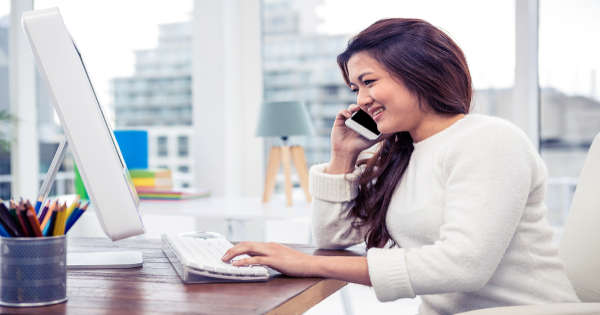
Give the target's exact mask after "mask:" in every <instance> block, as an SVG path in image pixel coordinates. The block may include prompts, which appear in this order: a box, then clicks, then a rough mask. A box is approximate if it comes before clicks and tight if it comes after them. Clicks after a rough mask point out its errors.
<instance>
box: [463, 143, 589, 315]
mask: <svg viewBox="0 0 600 315" xmlns="http://www.w3.org/2000/svg"><path fill="white" fill-rule="evenodd" d="M559 254H560V257H561V258H562V260H563V261H564V263H565V269H566V271H567V276H568V277H569V280H571V284H572V285H573V287H574V288H575V292H576V293H577V296H579V299H580V300H581V301H582V302H583V303H553V304H542V305H522V306H508V307H494V308H486V309H480V310H475V311H469V312H464V313H460V314H457V315H498V314H502V315H513V314H515V315H516V314H530V315H537V314H540V315H541V314H544V315H559V314H560V315H564V314H575V315H581V314H600V133H599V134H597V135H596V137H595V138H594V141H593V142H592V145H591V147H590V150H589V152H588V155H587V157H586V160H585V163H584V164H583V169H582V170H581V175H580V176H579V180H578V182H577V188H576V189H575V194H574V195H573V202H572V203H571V209H570V210H569V214H568V217H567V222H566V224H565V230H564V233H563V236H562V239H561V242H560V250H559ZM594 302H595V303H594Z"/></svg>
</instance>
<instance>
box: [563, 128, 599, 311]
mask: <svg viewBox="0 0 600 315" xmlns="http://www.w3.org/2000/svg"><path fill="white" fill-rule="evenodd" d="M560 256H561V258H562V259H563V261H564V263H565V268H566V270H567V275H568V277H569V279H570V280H571V283H572V284H573V287H574V288H575V291H576V292H577V295H578V296H579V298H580V299H581V300H582V301H583V302H600V133H599V134H598V135H596V137H595V138H594V141H593V142H592V145H591V147H590V150H589V152H588V155H587V157H586V159H585V163H584V164H583V169H582V170H581V175H580V176H579V179H578V181H577V188H576V189H575V194H574V195H573V202H572V203H571V209H570V210H569V215H568V217H567V221H566V223H565V230H564V233H563V236H562V239H561V243H560Z"/></svg>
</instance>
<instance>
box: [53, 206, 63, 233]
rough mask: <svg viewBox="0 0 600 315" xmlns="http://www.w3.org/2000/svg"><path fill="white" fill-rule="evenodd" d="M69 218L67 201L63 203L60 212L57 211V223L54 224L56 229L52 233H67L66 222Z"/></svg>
mask: <svg viewBox="0 0 600 315" xmlns="http://www.w3.org/2000/svg"><path fill="white" fill-rule="evenodd" d="M66 219H67V203H66V202H65V203H63V205H62V206H61V207H60V209H59V210H58V212H57V213H56V223H55V224H54V230H53V232H52V235H54V236H58V235H63V234H65V223H66Z"/></svg>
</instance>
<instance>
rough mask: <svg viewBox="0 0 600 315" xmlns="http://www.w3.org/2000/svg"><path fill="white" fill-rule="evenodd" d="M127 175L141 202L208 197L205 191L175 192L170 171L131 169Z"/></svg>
mask: <svg viewBox="0 0 600 315" xmlns="http://www.w3.org/2000/svg"><path fill="white" fill-rule="evenodd" d="M129 175H130V176H131V179H132V181H133V185H134V186H135V190H136V191H137V194H138V197H139V198H140V199H142V200H183V199H194V198H201V197H207V196H209V195H210V194H209V192H208V191H207V190H175V189H173V177H172V174H171V171H170V170H165V169H160V170H150V169H132V170H129Z"/></svg>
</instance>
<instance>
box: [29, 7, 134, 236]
mask: <svg viewBox="0 0 600 315" xmlns="http://www.w3.org/2000/svg"><path fill="white" fill-rule="evenodd" d="M22 23H23V28H24V30H25V33H26V34H27V37H28V39H29V43H30V44H31V48H32V51H33V54H34V56H35V59H36V61H37V66H38V71H39V72H40V74H41V75H42V77H43V78H45V79H46V81H47V83H48V87H49V90H50V95H51V96H52V100H53V103H54V108H55V110H56V113H57V114H58V117H59V119H60V122H61V124H62V127H63V129H64V133H65V136H66V139H67V142H68V144H69V147H70V148H71V151H72V153H73V157H74V159H75V162H76V164H77V167H78V169H79V172H80V174H81V178H82V179H83V183H84V184H85V187H86V190H87V193H88V195H89V197H90V201H91V204H92V206H93V208H94V210H95V212H96V215H97V217H98V220H99V221H100V224H101V226H102V229H103V230H104V233H105V234H106V235H107V236H108V237H109V238H110V239H112V240H113V241H115V240H120V239H123V238H126V237H130V236H134V235H139V234H142V233H144V227H143V224H142V219H141V216H140V213H139V199H138V197H137V193H136V191H135V188H134V186H133V184H132V181H131V178H130V177H129V173H128V171H127V166H126V165H125V163H124V160H123V157H122V155H121V152H120V150H119V146H118V144H117V142H116V140H115V137H114V134H113V131H112V128H111V124H110V123H109V121H108V120H107V117H106V115H105V114H104V112H103V110H102V107H101V106H100V103H99V102H98V99H97V97H96V93H95V92H94V88H93V86H92V83H91V81H90V78H89V75H88V73H87V70H86V68H85V65H84V62H83V60H82V58H81V55H80V53H79V51H78V49H77V47H76V46H75V43H74V41H73V39H72V38H71V36H70V35H69V32H68V31H67V29H66V27H65V24H64V22H63V19H62V16H61V14H60V12H59V11H58V9H57V8H51V9H44V10H35V11H30V12H26V13H25V14H23V18H22Z"/></svg>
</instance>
